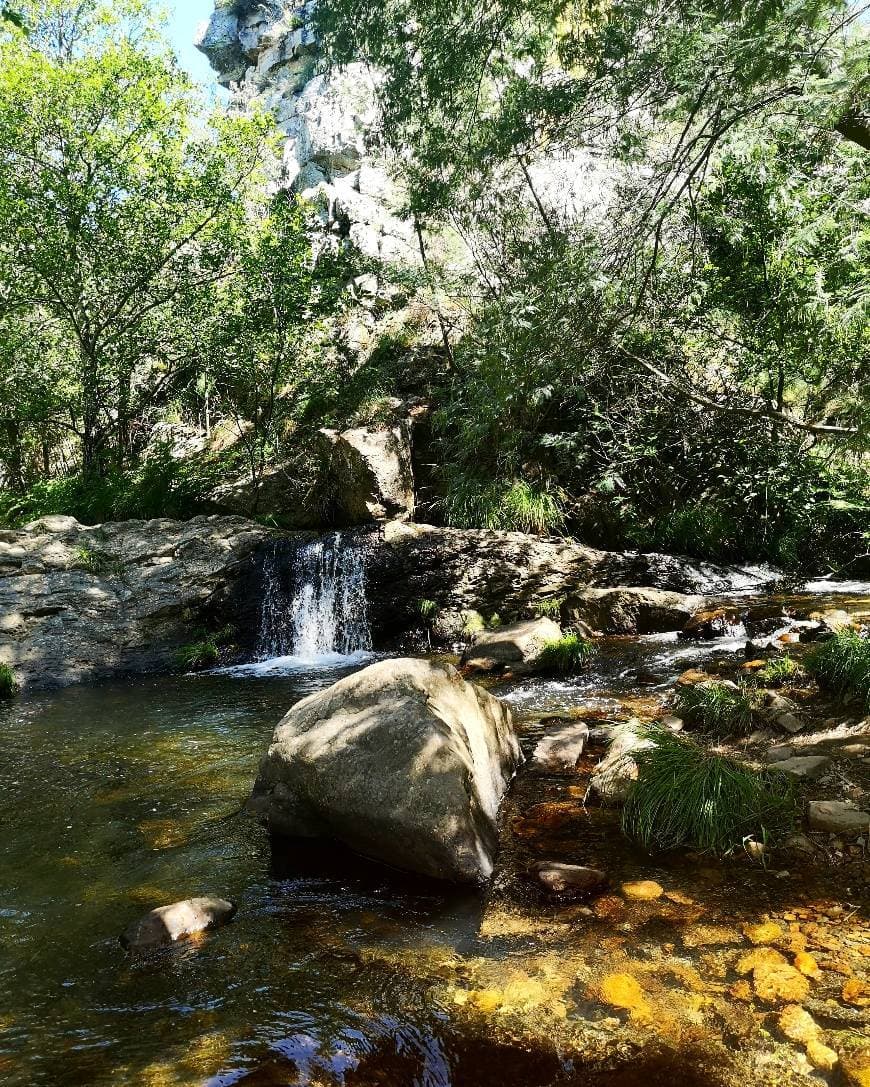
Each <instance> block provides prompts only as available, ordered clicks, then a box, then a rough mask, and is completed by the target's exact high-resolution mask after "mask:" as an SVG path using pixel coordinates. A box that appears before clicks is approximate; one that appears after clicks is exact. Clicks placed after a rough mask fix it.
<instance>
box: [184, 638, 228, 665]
mask: <svg viewBox="0 0 870 1087" xmlns="http://www.w3.org/2000/svg"><path fill="white" fill-rule="evenodd" d="M219 657H220V651H219V649H218V647H217V645H216V644H215V642H213V641H203V642H191V643H190V644H189V645H184V646H182V647H181V649H179V650H178V653H177V654H176V657H175V659H176V663H177V664H178V667H179V668H183V669H185V670H186V671H190V672H196V671H199V669H201V668H209V667H211V665H213V664H217V662H218V659H219Z"/></svg>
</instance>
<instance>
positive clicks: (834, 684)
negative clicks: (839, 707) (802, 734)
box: [804, 630, 870, 709]
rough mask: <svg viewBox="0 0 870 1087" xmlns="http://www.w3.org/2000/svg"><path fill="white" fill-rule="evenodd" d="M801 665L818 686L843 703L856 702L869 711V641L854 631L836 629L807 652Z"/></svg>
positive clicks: (869, 639)
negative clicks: (830, 635)
mask: <svg viewBox="0 0 870 1087" xmlns="http://www.w3.org/2000/svg"><path fill="white" fill-rule="evenodd" d="M804 663H805V665H806V667H807V669H808V671H809V672H810V674H811V675H813V676H814V677H815V678H816V680H817V681H818V684H819V686H820V687H825V688H827V689H828V690H830V691H833V692H834V694H836V695H837V697H838V698H841V699H843V700H844V701H850V700H852V699H857V700H858V701H860V702H862V703H863V704H864V706H866V707H867V708H868V709H870V638H865V637H862V635H861V634H859V633H858V632H857V631H855V630H840V631H838V632H837V633H836V634H835V635H834V636H833V638H830V639H829V640H828V641H826V642H822V644H821V645H819V646H817V647H816V648H815V649H813V650H812V651H811V652H810V653H808V654H807V656H806V658H805V661H804Z"/></svg>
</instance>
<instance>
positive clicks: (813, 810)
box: [807, 800, 870, 837]
mask: <svg viewBox="0 0 870 1087" xmlns="http://www.w3.org/2000/svg"><path fill="white" fill-rule="evenodd" d="M807 819H808V822H809V825H810V830H826V831H827V832H828V833H829V834H845V835H847V836H848V837H852V836H857V835H859V834H866V833H867V831H868V830H870V812H866V811H860V810H859V809H858V808H856V807H855V805H854V804H849V803H844V802H842V801H839V800H811V801H810V803H809V805H808V808H807Z"/></svg>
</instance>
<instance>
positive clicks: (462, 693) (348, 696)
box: [250, 659, 522, 883]
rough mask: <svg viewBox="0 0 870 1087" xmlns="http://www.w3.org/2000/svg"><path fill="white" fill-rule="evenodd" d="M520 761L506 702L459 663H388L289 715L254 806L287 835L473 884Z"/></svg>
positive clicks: (484, 866) (489, 853) (482, 871)
mask: <svg viewBox="0 0 870 1087" xmlns="http://www.w3.org/2000/svg"><path fill="white" fill-rule="evenodd" d="M521 759H522V756H521V754H520V749H519V744H518V742H517V738H516V735H515V733H514V727H513V720H512V717H511V713H510V710H509V709H508V707H507V706H506V705H504V704H503V703H501V702H499V701H498V699H496V698H493V697H492V695H490V694H488V693H487V692H486V691H484V690H482V689H481V688H480V687H477V686H474V685H473V684H471V683H467V682H466V681H465V680H464V679H463V678H462V677H461V676H460V675H459V673H458V672H457V671H456V669H455V668H452V667H451V666H450V665H446V664H434V663H431V662H429V661H424V660H410V659H397V660H389V661H382V662H380V663H378V664H373V665H371V666H370V667H368V668H365V669H363V670H362V671H361V672H357V673H356V674H355V675H352V676H348V677H347V678H345V679H342V680H340V681H339V682H338V683H336V684H334V685H333V686H332V687H330V688H328V689H327V690H325V691H320V692H318V693H317V694H314V695H311V696H310V697H308V698H305V699H303V700H302V701H301V702H299V703H298V704H297V705H295V706H294V707H293V708H292V709H291V710H290V712H289V713H288V714H287V715H286V716H285V717H284V719H283V720H282V721H281V722H280V724H279V725H278V727H277V728H276V730H275V734H274V736H273V739H272V745H271V747H270V748H269V752H268V754H267V755H266V757H265V759H264V760H263V763H262V765H261V767H260V773H259V777H258V778H257V782H256V785H255V786H254V792H253V795H252V797H251V802H250V803H251V808H252V809H253V810H254V811H255V812H256V813H257V814H258V815H259V816H260V818H261V819H262V820H263V821H264V822H265V823H266V825H267V826H268V827H269V828H270V829H271V830H272V831H274V832H276V833H278V834H281V835H286V836H290V837H305V838H331V839H334V840H337V841H339V842H342V843H344V844H345V845H347V846H349V847H350V848H351V849H354V850H355V851H356V852H358V853H361V854H363V855H364V856H367V857H370V858H372V859H374V860H377V861H381V862H383V863H385V864H389V865H392V866H393V867H395V868H400V869H404V870H406V871H411V872H418V873H421V874H422V875H426V876H431V877H434V878H437V879H445V880H452V881H456V882H472V883H476V882H480V881H482V880H485V879H487V878H488V877H489V876H490V875H491V874H492V870H493V860H494V857H495V853H496V850H497V847H498V834H497V830H496V817H497V815H498V809H499V805H500V803H501V800H502V797H503V796H504V794H505V791H506V790H507V787H508V784H509V782H510V780H511V778H512V776H513V774H514V771H515V770H516V768H517V766H518V765H519V763H520V761H521Z"/></svg>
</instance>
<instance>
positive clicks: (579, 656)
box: [537, 634, 595, 676]
mask: <svg viewBox="0 0 870 1087" xmlns="http://www.w3.org/2000/svg"><path fill="white" fill-rule="evenodd" d="M594 653H595V646H594V645H593V644H592V643H591V642H587V641H586V640H585V638H581V637H580V636H579V634H565V635H564V636H563V637H561V638H556V639H554V640H553V641H552V642H547V643H546V645H545V646H544V648H543V649H542V650H541V655H540V656H539V657H538V661H537V663H538V667H539V668H541V669H542V670H543V671H545V672H558V673H559V674H560V675H563V676H570V675H573V674H574V673H575V672H579V671H580V669H581V668H583V666H584V665H586V664H588V663H589V660H590V658H591V657H592V656H593V655H594Z"/></svg>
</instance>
